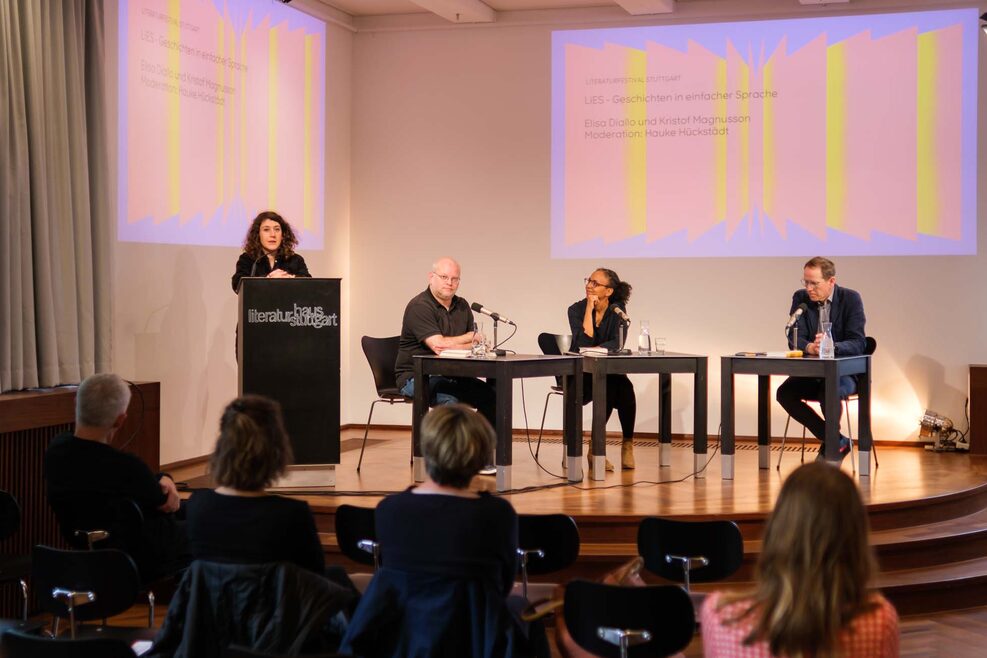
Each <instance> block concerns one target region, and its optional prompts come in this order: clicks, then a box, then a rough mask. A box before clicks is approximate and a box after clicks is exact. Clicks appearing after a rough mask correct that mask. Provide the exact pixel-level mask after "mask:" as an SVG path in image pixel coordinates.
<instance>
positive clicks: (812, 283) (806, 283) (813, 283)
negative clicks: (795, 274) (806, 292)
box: [799, 279, 826, 290]
mask: <svg viewBox="0 0 987 658" xmlns="http://www.w3.org/2000/svg"><path fill="white" fill-rule="evenodd" d="M799 282H800V283H801V284H802V286H803V287H804V288H810V289H812V290H815V289H816V288H818V287H819V286H821V285H822V284H824V283H826V282H825V281H809V280H808V279H799Z"/></svg>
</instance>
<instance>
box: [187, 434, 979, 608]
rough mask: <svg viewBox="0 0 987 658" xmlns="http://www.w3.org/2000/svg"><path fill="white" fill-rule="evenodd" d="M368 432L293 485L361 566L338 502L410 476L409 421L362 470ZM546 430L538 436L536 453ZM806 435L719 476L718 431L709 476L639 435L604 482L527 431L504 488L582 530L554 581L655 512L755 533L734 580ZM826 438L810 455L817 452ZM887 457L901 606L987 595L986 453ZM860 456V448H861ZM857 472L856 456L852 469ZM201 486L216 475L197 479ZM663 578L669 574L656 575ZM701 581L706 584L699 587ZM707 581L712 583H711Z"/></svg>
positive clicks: (622, 550) (900, 451) (739, 454)
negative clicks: (568, 563)
mask: <svg viewBox="0 0 987 658" xmlns="http://www.w3.org/2000/svg"><path fill="white" fill-rule="evenodd" d="M362 435H363V432H362V430H347V431H344V433H343V439H342V442H341V464H340V465H339V466H338V467H337V469H336V487H335V489H328V490H324V491H319V492H310V493H305V494H294V496H295V497H298V498H302V499H304V500H306V501H307V502H308V503H309V505H310V506H311V507H312V510H313V513H314V514H315V517H316V524H317V526H318V528H319V531H320V533H321V536H322V540H323V545H324V547H325V550H326V554H327V560H328V561H329V562H331V563H337V564H343V565H346V566H348V567H353V568H359V569H360V570H363V569H365V567H362V566H360V567H358V566H357V565H355V564H353V563H350V562H348V561H347V560H346V558H344V557H343V556H342V555H340V553H339V551H338V548H337V546H336V541H335V532H334V513H335V508H336V507H337V506H338V505H340V504H343V503H348V504H351V505H360V506H366V507H371V506H374V505H376V503H377V501H378V500H380V498H381V497H382V496H384V495H386V494H388V493H391V492H396V491H400V490H402V489H404V488H406V487H408V486H410V485H411V484H413V482H412V472H411V466H410V463H409V459H410V445H411V439H410V430H407V429H405V430H385V429H371V431H370V439H369V440H368V442H367V450H366V454H365V455H364V459H363V465H362V468H361V472H360V473H357V472H356V464H357V459H358V457H359V454H360V442H361V439H362ZM535 439H536V437H535V436H534V435H532V437H531V440H532V443H531V451H534V449H535ZM799 446H800V438H799V439H795V440H790V441H789V443H788V444H787V445H786V448H785V453H784V457H783V459H782V464H781V469H780V470H776V468H775V466H776V464H777V462H778V457H779V455H780V454H781V451H780V450H779V447H778V445H777V443H775V444H773V446H772V448H773V449H772V451H771V468H770V469H764V470H761V469H758V466H757V464H758V458H757V456H758V453H757V446H756V444H755V443H751V442H743V441H742V442H738V443H737V447H736V458H735V466H736V471H735V478H734V479H733V480H723V479H721V477H720V459H719V454H718V452H717V448H718V444H717V441H716V437H710V446H709V462H708V465H707V467H706V469H705V471H704V473H703V477H695V476H693V475H692V473H691V471H692V462H693V455H692V448H691V444H690V443H689V442H688V441H687V440H679V441H676V442H674V443H673V447H672V459H671V466H669V467H664V468H659V467H658V465H657V461H658V449H657V441H656V439H653V440H642V441H636V442H635V456H636V458H637V459H636V461H637V468H636V469H634V470H631V471H620V470H617V471H616V472H613V473H607V474H606V478H605V479H604V480H603V481H602V482H592V481H590V480H588V479H584V480H583V482H581V483H571V484H570V483H567V482H566V481H564V480H562V479H561V478H560V477H557V476H558V475H560V474H561V473H562V469H561V457H562V443H561V437H560V436H558V435H557V434H555V435H550V436H547V437H546V438H545V439H544V440H543V442H542V446H541V449H540V451H539V461H540V463H541V465H542V466H543V467H544V469H546V470H547V471H550V472H551V474H550V473H548V472H545V470H542V469H541V468H539V466H538V465H537V464H536V463H535V461H534V459H533V457H532V455H531V454H530V453H529V446H528V443H527V441H526V439H525V436H524V434H523V433H520V434H519V433H515V439H514V445H513V457H514V459H513V461H514V468H513V483H514V487H515V488H514V489H513V490H512V491H510V492H504V493H503V494H502V495H503V496H504V497H505V498H506V499H508V500H510V501H511V504H512V505H514V508H515V509H516V510H517V511H518V513H520V514H546V513H557V512H562V513H565V514H568V515H570V516H572V517H573V518H574V519H575V521H576V524H577V525H578V527H579V531H580V538H581V548H580V557H579V560H578V561H577V562H576V564H575V565H574V566H573V567H572V568H570V570H568V571H567V572H564V573H562V574H559V575H557V576H550V577H548V578H547V579H548V580H552V581H564V580H567V579H569V578H572V577H587V578H595V577H598V576H600V575H602V574H603V573H604V572H606V571H608V570H610V569H612V568H614V567H616V566H618V565H620V564H622V563H623V562H626V561H627V560H628V559H630V558H631V557H633V556H635V555H636V554H637V549H636V543H635V542H636V536H637V525H638V523H639V522H640V520H641V518H642V517H645V516H666V517H674V518H678V519H682V520H690V519H693V520H699V519H710V518H717V519H730V520H733V521H735V522H737V524H738V525H739V526H740V528H741V531H742V533H743V536H744V544H745V560H744V565H743V567H741V569H740V571H739V572H738V573H737V574H735V576H734V577H733V578H732V579H731V585H730V586H743V584H744V583H745V582H747V581H749V579H750V578H751V576H752V568H753V564H754V562H755V561H756V559H757V554H758V551H759V550H760V537H761V536H762V534H763V528H764V521H765V518H766V516H767V514H768V513H769V512H770V510H771V507H772V505H773V503H774V500H775V497H776V496H777V495H778V491H779V490H780V487H781V484H782V482H783V481H784V478H785V477H786V475H787V474H788V473H790V472H791V471H792V470H793V469H795V468H796V467H797V466H798V465H799V460H800V451H799ZM815 447H816V446H815V444H814V443H813V442H811V440H810V443H809V444H807V446H806V453H805V456H806V459H807V460H809V459H813V458H815ZM876 452H877V457H878V460H879V462H880V466H877V467H875V466H874V465H873V464H872V473H871V475H870V476H869V477H863V478H860V477H856V478H855V479H856V481H857V482H858V484H859V486H860V488H861V492H862V494H863V497H864V500H865V502H866V504H867V506H868V510H869V513H870V519H871V526H872V531H873V532H872V544H873V545H874V547H875V550H876V552H877V555H878V560H879V562H880V564H881V574H880V577H879V584H880V586H881V587H882V588H883V590H884V591H885V593H886V594H887V595H888V597H889V598H890V599H891V600H892V601H893V602H894V603H895V605H896V606H897V607H898V609H899V611H900V612H901V613H902V614H913V613H927V612H932V611H937V610H955V609H959V608H964V607H970V606H975V605H985V604H987V587H984V585H985V584H987V558H985V557H983V556H987V459H985V458H981V457H970V456H969V455H968V454H966V453H933V452H930V451H927V450H923V449H921V448H919V447H911V446H909V447H899V446H885V445H880V444H878V446H877V451H876ZM607 455H608V458H609V459H610V460H611V461H612V462H614V463H615V464H618V465H619V463H620V446H619V439H618V438H616V437H608V442H607ZM854 456H856V455H854ZM841 468H842V469H843V470H844V471H845V472H846V473H847V474H851V473H852V469H851V463H850V458H847V459H846V460H844V462H843V464H842V467H841ZM189 485H190V486H191V487H193V488H195V487H201V486H208V481H207V479H206V478H194V479H191V480H189ZM473 486H474V487H475V488H478V489H485V490H489V491H491V492H492V491H493V490H494V478H492V477H477V478H475V479H474V482H473ZM655 582H658V581H657V579H655ZM699 589H702V586H700V587H699ZM706 589H709V587H708V586H707V587H706Z"/></svg>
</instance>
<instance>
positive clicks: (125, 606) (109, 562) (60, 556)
mask: <svg viewBox="0 0 987 658" xmlns="http://www.w3.org/2000/svg"><path fill="white" fill-rule="evenodd" d="M31 562H32V565H31V585H32V588H33V589H34V591H35V592H37V593H38V597H37V598H38V603H39V604H40V606H41V609H42V610H44V611H45V612H48V613H49V614H51V615H52V634H53V635H58V622H59V620H61V619H68V620H69V630H70V635H71V637H72V638H75V637H76V631H77V622H85V621H94V620H101V622H102V623H101V625H100V626H99V627H96V628H95V629H94V630H96V631H97V632H99V634H100V635H103V636H113V637H117V638H121V639H126V640H131V641H133V640H140V639H152V638H153V637H154V631H153V630H152V629H151V626H152V623H153V619H154V598H153V595H151V594H149V595H148V600H147V602H148V608H149V609H148V628H147V629H139V628H118V627H110V626H107V625H106V620H107V618H109V617H113V616H114V615H118V614H120V613H122V612H124V611H126V610H129V609H130V608H131V607H132V606H133V605H134V604H135V603H136V602H137V600H138V595H139V593H140V590H141V582H140V576H139V575H138V573H137V566H136V565H135V564H134V561H133V560H132V559H131V558H130V556H129V555H127V554H126V553H124V552H123V551H120V550H117V549H113V548H107V549H96V550H92V551H88V550H86V551H76V550H69V551H64V550H60V549H57V548H50V547H48V546H35V547H34V552H33V553H32V555H31ZM87 630H88V629H87Z"/></svg>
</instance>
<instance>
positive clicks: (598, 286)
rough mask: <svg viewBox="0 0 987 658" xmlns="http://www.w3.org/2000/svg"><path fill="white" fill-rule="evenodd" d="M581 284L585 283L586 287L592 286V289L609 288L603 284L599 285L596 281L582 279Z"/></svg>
mask: <svg viewBox="0 0 987 658" xmlns="http://www.w3.org/2000/svg"><path fill="white" fill-rule="evenodd" d="M583 283H585V284H586V285H587V286H593V287H594V288H609V287H610V286H608V285H607V284H605V283H600V282H599V281H597V280H596V279H583Z"/></svg>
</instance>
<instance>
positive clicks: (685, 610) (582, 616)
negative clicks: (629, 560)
mask: <svg viewBox="0 0 987 658" xmlns="http://www.w3.org/2000/svg"><path fill="white" fill-rule="evenodd" d="M563 609H564V611H565V625H566V628H567V629H568V631H569V634H570V635H571V636H572V639H573V640H574V641H575V642H576V644H578V645H579V646H580V647H582V648H583V649H585V650H586V651H588V652H589V653H592V654H594V655H597V656H604V657H606V658H611V657H612V658H617V656H619V655H620V649H619V648H618V647H616V646H615V645H613V644H610V643H608V642H605V641H604V640H602V639H600V637H599V636H598V634H597V632H598V629H599V628H619V629H623V630H647V631H649V632H650V633H651V640H650V641H649V642H646V643H644V644H639V645H637V646H632V647H630V650H629V651H628V656H637V657H638V658H642V657H644V656H668V655H671V654H674V653H677V652H679V651H681V650H682V649H684V648H685V647H687V646H688V645H689V642H691V641H692V637H693V635H694V634H695V631H696V616H695V611H694V610H693V608H692V600H691V599H690V598H689V595H688V594H686V593H685V591H684V590H682V588H680V587H676V586H674V585H665V586H660V585H659V586H648V587H624V586H621V585H604V584H602V583H592V582H589V581H587V580H573V581H572V582H570V583H569V584H568V585H566V586H565V605H564V607H563Z"/></svg>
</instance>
